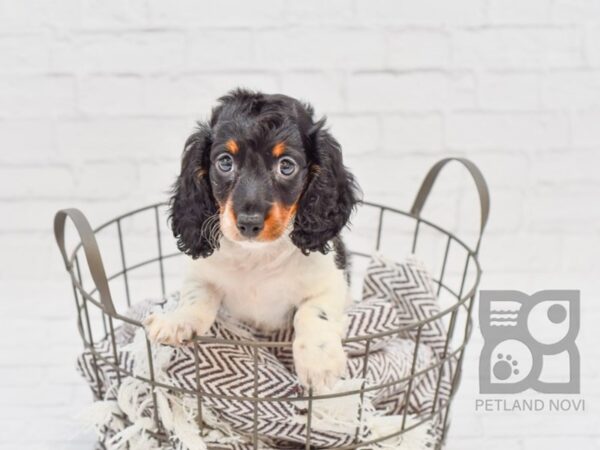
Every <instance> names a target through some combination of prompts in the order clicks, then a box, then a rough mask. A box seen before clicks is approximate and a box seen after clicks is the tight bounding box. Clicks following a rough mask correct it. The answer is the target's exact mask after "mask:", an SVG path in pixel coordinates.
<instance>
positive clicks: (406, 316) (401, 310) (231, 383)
mask: <svg viewBox="0 0 600 450" xmlns="http://www.w3.org/2000/svg"><path fill="white" fill-rule="evenodd" d="M177 301H178V296H177V295H176V294H175V295H172V296H171V297H170V298H168V299H162V300H160V301H152V300H148V301H145V302H142V303H139V304H137V305H134V306H133V308H132V309H131V310H130V311H129V312H128V315H129V316H130V317H131V318H133V319H135V320H142V319H143V318H144V317H145V316H146V315H147V314H149V313H150V312H153V311H159V310H161V309H163V310H165V309H169V308H174V307H176V305H177ZM439 311H440V308H439V305H438V302H437V298H436V295H435V291H434V289H433V283H432V281H431V278H430V276H429V274H428V273H427V271H426V270H425V269H424V267H423V266H422V264H421V263H420V262H419V261H418V260H417V259H416V258H415V257H409V258H408V259H407V260H406V261H405V262H402V263H397V262H392V261H389V260H387V259H385V258H384V257H383V256H381V255H374V256H373V257H372V259H371V261H370V263H369V266H368V268H367V271H366V275H365V278H364V282H363V295H362V299H361V300H360V301H358V302H356V303H355V304H353V305H352V306H351V307H350V309H349V311H348V318H349V321H348V327H347V334H346V336H347V337H348V338H352V337H357V336H367V335H377V336H378V337H375V338H373V339H371V342H370V344H369V346H368V348H367V344H366V340H364V339H362V340H352V341H350V342H346V343H345V344H344V349H345V351H346V353H347V355H348V363H347V376H346V377H345V379H344V380H341V381H340V382H338V384H337V385H336V386H335V387H334V390H333V391H332V393H339V392H352V391H358V390H359V389H360V388H361V387H366V388H367V389H369V391H368V392H367V393H366V394H364V395H362V396H361V395H359V394H356V393H354V394H351V395H345V396H344V397H340V398H327V399H315V400H313V401H312V405H311V409H312V414H311V417H310V419H309V418H308V415H307V409H308V405H307V401H306V400H302V396H304V397H305V396H306V392H305V391H304V390H303V388H302V387H301V386H300V385H299V383H298V380H297V378H296V376H295V374H294V367H293V358H292V353H291V352H292V350H291V346H289V345H288V346H280V345H274V346H273V347H267V346H258V347H257V346H251V345H232V344H229V343H226V344H224V343H223V342H221V341H214V342H203V343H201V344H199V345H198V346H197V357H196V355H195V352H194V348H193V347H180V348H173V347H168V346H162V345H156V346H154V345H153V346H152V352H151V353H152V359H153V361H152V362H153V368H154V371H155V376H156V379H157V380H158V381H159V382H160V383H162V384H163V385H164V386H165V387H159V388H157V389H154V390H152V389H151V388H150V386H149V384H148V383H146V382H144V381H142V380H140V379H138V378H136V376H137V377H149V365H148V354H147V347H146V339H145V334H144V331H143V330H142V329H140V328H137V327H134V326H131V325H127V324H124V325H122V326H120V327H117V329H116V331H115V341H116V346H117V349H118V354H117V356H118V363H119V367H120V368H121V370H122V371H124V372H126V373H128V374H130V375H131V376H122V375H121V376H120V377H118V376H117V371H116V370H115V369H114V367H112V366H111V365H110V364H108V362H112V361H114V356H113V347H112V342H111V339H110V337H107V338H105V339H104V340H102V341H100V342H98V343H97V344H96V345H95V350H96V353H97V354H100V355H101V356H102V358H94V355H93V354H92V353H91V352H89V351H86V352H84V353H83V354H81V355H80V357H79V358H78V369H79V371H80V372H81V373H82V374H83V376H84V377H85V379H86V380H87V382H88V384H89V385H90V388H91V389H92V391H93V392H94V394H95V396H96V398H99V399H101V400H99V401H97V402H96V403H95V405H93V406H92V408H91V410H90V413H89V414H88V416H90V417H91V419H90V422H92V423H93V424H94V425H95V426H96V428H97V431H98V433H99V436H100V442H101V443H102V445H104V446H106V447H109V448H119V447H121V446H124V445H125V444H128V445H129V447H130V448H140V449H142V448H144V449H148V448H173V449H182V450H184V449H197V448H199V449H204V448H222V449H227V450H245V449H251V448H253V445H252V436H253V435H254V433H257V435H258V436H259V439H260V445H259V448H265V449H293V448H304V446H305V443H306V439H307V434H308V421H309V420H310V440H311V445H312V446H315V447H317V448H330V447H343V446H345V445H351V444H353V443H356V442H359V441H361V440H362V441H366V440H371V439H378V438H383V437H385V436H388V435H391V434H394V433H397V432H398V431H400V430H401V429H402V428H404V427H405V428H406V429H411V428H412V427H411V425H414V426H415V427H414V429H411V431H408V432H405V433H403V434H402V435H400V436H394V437H393V438H391V439H389V440H386V441H383V442H382V443H381V444H378V446H375V447H373V446H370V448H401V449H407V450H412V449H421V448H431V447H433V448H435V447H437V445H438V441H439V439H440V430H441V428H442V427H441V423H440V422H439V419H438V417H439V416H437V415H433V416H432V415H431V412H432V411H433V410H440V409H441V408H442V407H443V406H444V405H445V404H446V402H447V401H448V397H449V394H450V386H451V380H452V376H453V367H452V365H451V364H449V363H446V364H442V365H439V364H438V362H439V361H440V359H441V358H443V356H444V355H443V353H444V347H445V339H446V330H445V327H444V324H443V323H442V321H441V320H440V319H438V320H434V321H431V322H428V323H426V324H425V325H424V326H423V327H422V329H421V332H420V336H419V339H418V345H417V333H418V331H417V329H416V328H414V327H412V328H407V327H409V326H410V325H412V324H415V323H416V322H418V321H421V320H423V319H427V318H429V317H432V316H433V315H435V314H437V313H438V312H439ZM403 328H407V329H405V330H403ZM391 330H400V331H398V332H397V333H393V334H390V335H384V336H382V334H383V333H384V332H387V331H391ZM210 335H211V336H213V337H215V338H219V339H227V340H228V341H231V342H236V341H237V342H240V341H250V342H253V341H259V342H261V343H265V342H291V341H292V340H293V327H292V326H291V323H290V324H289V326H288V327H285V328H283V329H280V330H277V331H275V332H270V333H265V332H261V331H259V330H256V329H253V328H252V327H250V326H248V325H247V324H244V323H240V322H237V321H235V320H234V319H233V318H232V317H230V316H228V315H227V313H226V311H222V312H221V313H220V314H219V317H218V318H217V320H216V322H215V324H214V325H213V326H212V328H211V330H210ZM367 352H368V357H366V355H367ZM254 353H256V356H257V358H258V365H257V366H256V367H255V366H254V356H255V355H254ZM436 364H438V365H436ZM413 366H414V367H413ZM95 367H97V369H98V370H95ZM440 367H441V370H440ZM428 368H431V370H426V369H428ZM412 370H414V373H420V375H417V376H416V377H413V379H412V382H411V381H409V380H410V374H411V371H412ZM255 371H256V373H257V377H255V376H254V375H255ZM438 384H439V386H438ZM198 392H200V394H201V397H200V401H198V397H197V395H196V394H197V393H198ZM255 392H256V393H257V395H258V397H259V398H260V399H266V400H260V401H254V399H253V398H252V397H253V396H254V395H255ZM234 396H235V397H241V399H235V398H233V397H234ZM154 398H156V402H157V405H158V411H157V415H156V417H155V416H154V414H153V407H152V405H153V404H154V400H153V399H154ZM199 408H200V409H201V413H202V414H201V417H202V425H203V426H202V429H200V428H199V427H198V420H197V418H198V416H199ZM157 421H158V423H159V425H160V427H157ZM420 422H423V423H420ZM416 425H420V426H418V427H417V426H416ZM159 430H160V431H162V432H163V436H162V440H161V439H157V438H156V435H155V434H153V433H155V432H157V431H159Z"/></svg>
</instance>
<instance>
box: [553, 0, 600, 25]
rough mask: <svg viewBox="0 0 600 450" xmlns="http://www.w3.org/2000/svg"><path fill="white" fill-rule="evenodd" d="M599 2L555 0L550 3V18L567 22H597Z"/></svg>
mask: <svg viewBox="0 0 600 450" xmlns="http://www.w3.org/2000/svg"><path fill="white" fill-rule="evenodd" d="M599 16H600V4H598V2H597V1H595V0H557V1H555V2H553V5H552V19H553V20H554V21H555V22H561V23H569V24H581V23H583V24H588V23H594V22H596V23H597V22H598V17H599Z"/></svg>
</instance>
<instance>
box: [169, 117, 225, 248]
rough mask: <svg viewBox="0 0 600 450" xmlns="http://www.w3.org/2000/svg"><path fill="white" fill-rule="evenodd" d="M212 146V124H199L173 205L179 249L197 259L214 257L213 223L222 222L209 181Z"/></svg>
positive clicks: (188, 145) (186, 153) (188, 146)
mask: <svg viewBox="0 0 600 450" xmlns="http://www.w3.org/2000/svg"><path fill="white" fill-rule="evenodd" d="M211 145H212V137H211V129H210V127H209V125H208V124H205V123H199V124H198V130H197V131H196V132H195V133H194V134H192V135H191V136H190V137H189V138H188V140H187V141H186V143H185V148H184V150H183V158H182V161H181V173H180V175H179V177H178V178H177V181H176V182H175V185H174V186H173V196H172V197H171V202H170V215H169V219H170V222H171V228H172V230H173V236H175V237H176V238H177V248H179V250H181V251H182V252H184V253H186V254H187V255H190V256H191V257H192V258H194V259H196V258H198V257H200V256H202V257H207V256H210V255H211V254H212V253H213V251H214V250H215V248H216V247H217V245H218V240H217V239H216V238H215V236H212V231H213V230H212V228H213V226H216V225H215V223H213V221H214V220H216V221H217V223H218V220H219V219H218V214H217V205H216V202H215V199H214V197H213V193H212V189H211V186H210V180H209V178H208V170H209V167H210V148H211ZM211 218H212V219H211ZM209 219H210V222H207V221H208V220H209Z"/></svg>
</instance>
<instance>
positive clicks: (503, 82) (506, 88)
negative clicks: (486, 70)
mask: <svg viewBox="0 0 600 450" xmlns="http://www.w3.org/2000/svg"><path fill="white" fill-rule="evenodd" d="M479 89H480V91H479V98H480V101H481V106H482V107H483V108H486V109H500V110H502V109H504V110H521V109H529V110H531V109H537V108H539V106H540V77H539V76H538V75H536V74H527V73H526V74H522V73H492V74H484V75H483V76H482V77H481V80H480V83H479Z"/></svg>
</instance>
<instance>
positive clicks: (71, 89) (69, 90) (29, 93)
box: [0, 76, 76, 119]
mask: <svg viewBox="0 0 600 450" xmlns="http://www.w3.org/2000/svg"><path fill="white" fill-rule="evenodd" d="M75 103H76V102H75V81H74V79H73V78H72V77H69V76H51V77H41V76H39V77H38V76H26V77H22V76H20V77H16V76H10V77H2V78H0V117H5V118H10V119H14V118H39V117H48V116H53V115H57V116H71V117H72V116H73V115H75V114H76V106H75Z"/></svg>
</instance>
